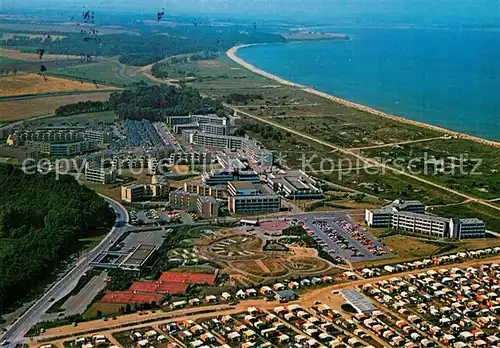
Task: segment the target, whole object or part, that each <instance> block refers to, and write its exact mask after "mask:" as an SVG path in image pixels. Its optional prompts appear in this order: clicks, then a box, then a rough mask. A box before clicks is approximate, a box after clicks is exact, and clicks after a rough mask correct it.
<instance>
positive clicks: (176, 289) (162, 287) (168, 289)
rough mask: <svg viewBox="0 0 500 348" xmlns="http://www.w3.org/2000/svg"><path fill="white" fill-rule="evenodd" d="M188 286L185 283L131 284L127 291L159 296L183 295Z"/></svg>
mask: <svg viewBox="0 0 500 348" xmlns="http://www.w3.org/2000/svg"><path fill="white" fill-rule="evenodd" d="M188 286H189V284H185V283H165V282H159V281H156V282H133V283H132V286H131V287H130V289H129V291H137V292H149V293H151V292H152V293H159V294H165V293H169V294H173V295H177V294H184V293H186V290H187V288H188Z"/></svg>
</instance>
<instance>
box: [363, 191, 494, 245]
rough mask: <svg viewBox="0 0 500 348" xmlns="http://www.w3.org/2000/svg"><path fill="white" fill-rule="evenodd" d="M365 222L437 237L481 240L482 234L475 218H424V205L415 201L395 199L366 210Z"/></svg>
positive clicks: (483, 227) (478, 221)
mask: <svg viewBox="0 0 500 348" xmlns="http://www.w3.org/2000/svg"><path fill="white" fill-rule="evenodd" d="M365 221H366V223H367V224H368V226H370V227H390V228H393V229H396V230H401V231H405V232H410V233H418V234H427V235H431V236H435V237H440V238H459V239H465V238H484V235H485V231H486V226H485V224H484V222H483V221H482V220H479V219H475V218H473V219H458V218H455V219H450V218H444V217H440V216H434V215H427V214H425V206H424V205H423V204H422V203H420V202H418V201H401V200H395V201H394V202H392V203H391V204H389V205H387V206H385V207H383V208H381V209H374V210H368V209H366V210H365Z"/></svg>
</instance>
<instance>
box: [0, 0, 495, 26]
mask: <svg viewBox="0 0 500 348" xmlns="http://www.w3.org/2000/svg"><path fill="white" fill-rule="evenodd" d="M0 3H1V4H2V6H3V7H4V8H5V9H11V8H20V7H31V8H54V9H56V8H72V7H82V6H84V7H88V8H92V9H94V8H96V9H98V8H102V9H106V10H109V9H116V10H129V11H136V12H140V13H141V12H142V13H147V12H155V11H159V10H161V8H163V7H164V8H165V10H166V12H167V14H170V15H173V16H175V15H185V14H189V13H192V14H196V15H203V14H205V15H227V16H229V17H241V18H244V17H261V18H263V19H272V18H275V19H292V18H294V19H320V20H328V19H332V21H335V20H338V19H347V20H348V19H350V18H358V19H359V18H361V19H367V20H368V21H370V22H374V21H375V22H376V21H377V20H380V21H381V22H384V21H388V20H389V21H392V22H400V23H415V24H419V23H432V24H447V23H463V24H497V25H500V0H0Z"/></svg>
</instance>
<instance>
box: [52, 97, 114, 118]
mask: <svg viewBox="0 0 500 348" xmlns="http://www.w3.org/2000/svg"><path fill="white" fill-rule="evenodd" d="M108 110H109V102H107V101H91V100H87V101H81V102H78V103H74V104H68V105H62V106H59V107H58V108H57V109H56V111H55V112H54V113H55V115H56V117H61V116H69V115H76V114H83V113H87V112H100V111H108Z"/></svg>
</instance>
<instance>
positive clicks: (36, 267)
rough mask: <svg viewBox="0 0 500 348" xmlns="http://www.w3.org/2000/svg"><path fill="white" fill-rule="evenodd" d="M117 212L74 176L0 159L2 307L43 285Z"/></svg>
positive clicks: (11, 303)
mask: <svg viewBox="0 0 500 348" xmlns="http://www.w3.org/2000/svg"><path fill="white" fill-rule="evenodd" d="M114 219H115V215H114V212H113V211H112V210H111V209H110V208H109V206H108V204H107V203H106V201H104V200H103V199H102V198H101V197H99V196H98V195H97V194H96V193H95V192H94V191H92V190H90V189H88V188H86V187H84V186H81V185H79V184H78V182H77V181H76V180H75V179H74V178H73V177H72V176H61V177H59V178H58V179H57V178H56V177H55V175H54V174H47V175H42V174H26V173H24V172H23V171H22V170H20V169H17V168H14V167H13V166H11V165H6V164H1V165H0V299H1V301H0V306H1V308H0V313H2V312H3V311H4V310H5V309H6V308H9V307H11V306H12V305H13V304H14V303H15V302H16V301H18V300H21V299H22V298H23V296H25V295H27V294H28V293H29V292H30V291H32V290H33V289H34V288H36V287H37V286H40V285H43V284H44V281H45V280H46V279H47V277H48V276H49V275H50V274H51V273H52V271H53V270H54V269H55V268H56V267H57V266H59V264H60V262H61V261H62V260H64V259H65V258H67V257H68V256H69V255H70V254H71V253H73V252H75V251H77V250H78V249H79V248H80V245H79V241H78V240H79V239H80V238H83V237H85V236H87V235H88V234H89V233H90V232H93V231H95V230H96V229H98V228H101V227H103V228H110V227H111V226H112V224H113V222H114Z"/></svg>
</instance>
